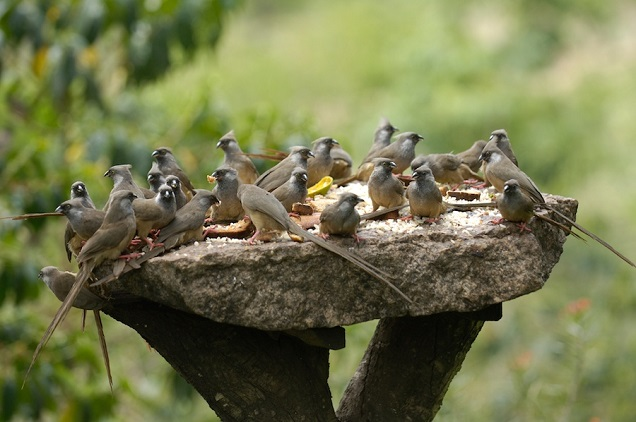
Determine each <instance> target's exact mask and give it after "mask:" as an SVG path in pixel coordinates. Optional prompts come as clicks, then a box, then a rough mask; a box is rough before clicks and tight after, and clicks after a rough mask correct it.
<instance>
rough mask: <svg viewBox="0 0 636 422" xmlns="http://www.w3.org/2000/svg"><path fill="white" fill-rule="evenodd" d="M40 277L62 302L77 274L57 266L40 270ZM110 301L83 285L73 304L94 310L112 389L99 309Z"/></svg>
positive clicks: (80, 307) (111, 383)
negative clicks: (59, 268) (61, 269)
mask: <svg viewBox="0 0 636 422" xmlns="http://www.w3.org/2000/svg"><path fill="white" fill-rule="evenodd" d="M38 277H39V278H40V279H41V280H42V281H43V282H44V283H45V284H46V285H47V286H48V287H49V289H51V291H52V292H53V294H55V297H57V298H58V299H59V300H60V302H63V301H64V299H66V297H67V296H68V294H69V292H70V290H71V288H72V287H73V284H74V283H75V280H76V278H75V274H73V273H71V272H68V271H60V270H58V269H57V268H56V267H51V266H49V267H44V268H42V269H41V270H40V273H39V274H38ZM107 303H108V302H107V301H106V300H105V299H104V298H102V297H100V296H97V295H96V294H95V293H93V292H91V291H90V290H88V289H87V288H86V287H82V289H81V290H80V292H79V294H78V295H77V297H76V298H75V300H74V301H73V304H72V306H73V307H75V308H79V309H82V310H84V312H86V311H87V310H89V311H93V316H94V317H95V325H96V326H97V334H98V337H99V344H100V347H101V349H102V356H103V358H104V365H105V366H106V374H107V375H108V383H109V384H110V388H111V390H112V389H113V377H112V374H111V372H110V359H109V358H108V348H107V347H106V337H105V336H104V326H103V324H102V317H101V315H100V313H99V310H100V309H102V308H103V307H104V306H105V305H106V304H107Z"/></svg>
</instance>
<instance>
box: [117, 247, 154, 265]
mask: <svg viewBox="0 0 636 422" xmlns="http://www.w3.org/2000/svg"><path fill="white" fill-rule="evenodd" d="M155 246H156V245H155ZM141 256H143V254H142V253H141V252H131V253H127V254H123V255H119V258H117V259H124V260H126V261H130V260H131V259H137V258H139V257H141Z"/></svg>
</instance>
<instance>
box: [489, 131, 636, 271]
mask: <svg viewBox="0 0 636 422" xmlns="http://www.w3.org/2000/svg"><path fill="white" fill-rule="evenodd" d="M480 160H482V161H484V177H485V178H486V180H488V181H489V182H490V183H491V184H492V185H493V186H494V187H495V189H496V190H497V191H498V192H503V191H504V187H505V183H506V182H507V181H508V180H511V179H515V180H516V182H517V185H518V188H516V189H517V190H519V192H521V193H522V194H524V195H526V196H527V197H528V198H529V199H530V200H531V201H532V202H533V203H534V204H535V206H539V207H540V208H544V209H548V210H550V211H552V212H553V213H555V214H557V215H558V216H559V217H561V218H562V219H564V220H565V221H566V222H567V223H568V224H570V225H572V226H574V227H576V228H577V229H578V230H579V231H581V232H583V233H584V234H586V235H587V236H589V237H590V238H592V239H594V240H595V241H597V242H598V243H600V244H601V245H602V246H604V247H605V248H607V249H609V250H610V251H611V252H612V253H614V254H615V255H616V256H618V257H619V258H621V259H622V260H623V261H625V262H626V263H628V264H629V265H631V266H632V267H636V264H634V263H633V262H632V261H631V260H630V259H629V258H627V257H626V256H625V255H623V254H622V253H620V252H619V251H618V250H616V248H614V247H613V246H612V245H610V244H609V243H607V242H606V241H605V240H603V239H601V238H600V237H598V236H597V235H596V234H594V233H592V232H591V231H589V230H588V229H586V228H585V227H583V226H581V225H580V224H578V223H577V222H576V221H574V220H572V219H571V218H569V217H568V216H567V215H565V214H563V213H561V212H560V211H558V210H556V209H554V208H553V207H551V206H550V205H548V204H546V202H545V199H544V198H543V195H541V192H540V191H539V188H537V186H536V185H535V183H534V182H533V181H532V179H530V177H528V175H526V174H525V173H524V172H523V171H521V169H519V167H517V166H515V165H514V163H513V162H512V161H510V159H509V158H508V157H506V156H505V155H504V153H503V152H501V150H500V149H499V148H497V146H496V145H494V143H493V144H491V143H490V142H489V143H488V145H486V147H485V148H484V150H483V151H482V153H481V155H480Z"/></svg>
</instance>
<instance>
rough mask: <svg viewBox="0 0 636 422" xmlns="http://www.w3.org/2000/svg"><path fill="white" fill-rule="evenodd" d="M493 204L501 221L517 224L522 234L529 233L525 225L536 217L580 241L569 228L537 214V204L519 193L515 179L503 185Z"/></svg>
mask: <svg viewBox="0 0 636 422" xmlns="http://www.w3.org/2000/svg"><path fill="white" fill-rule="evenodd" d="M495 203H496V205H497V209H498V210H499V212H500V213H501V216H502V217H503V220H507V221H510V222H513V223H518V225H519V229H520V231H522V232H523V231H530V229H529V228H528V227H527V224H528V222H530V220H532V218H533V217H537V218H538V219H540V220H543V221H546V222H548V223H550V224H552V225H554V226H556V227H558V228H560V229H561V230H563V231H564V232H566V233H568V234H571V235H573V236H574V237H576V238H578V239H582V238H581V236H579V235H578V234H577V233H574V232H573V231H572V230H571V229H570V228H569V227H567V226H565V225H563V224H561V223H559V222H558V221H555V220H553V219H551V218H549V217H547V216H545V215H542V214H539V213H537V212H536V211H535V208H536V207H537V204H535V203H534V202H533V201H532V199H530V197H529V196H527V195H526V194H524V193H522V192H521V190H520V185H519V182H518V181H516V180H515V179H510V180H507V181H506V182H505V183H504V189H503V192H502V193H501V194H500V195H498V196H497V199H496V200H495ZM498 222H499V221H496V222H495V223H498Z"/></svg>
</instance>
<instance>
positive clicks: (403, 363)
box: [93, 195, 577, 421]
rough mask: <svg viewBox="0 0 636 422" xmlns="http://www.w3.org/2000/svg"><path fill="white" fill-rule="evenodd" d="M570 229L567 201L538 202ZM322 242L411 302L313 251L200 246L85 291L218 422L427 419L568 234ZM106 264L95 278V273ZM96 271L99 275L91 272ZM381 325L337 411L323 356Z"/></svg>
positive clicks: (498, 229) (509, 232) (281, 245)
mask: <svg viewBox="0 0 636 422" xmlns="http://www.w3.org/2000/svg"><path fill="white" fill-rule="evenodd" d="M546 199H547V201H548V203H550V204H551V205H552V206H553V207H555V208H556V209H558V210H559V211H561V212H562V213H564V214H565V215H567V216H569V217H570V218H572V219H574V218H575V215H576V209H577V202H576V201H575V200H574V199H569V198H563V197H558V196H551V195H548V196H547V197H546ZM529 227H530V228H531V230H532V231H531V232H529V233H527V232H526V233H519V229H518V227H517V226H516V225H514V224H512V223H505V224H501V225H492V224H481V225H476V226H472V227H465V228H459V229H458V228H453V227H447V226H444V225H427V226H423V227H421V229H418V230H416V231H414V232H411V233H399V234H379V233H368V232H367V231H365V232H364V233H363V237H364V238H365V241H364V242H363V243H362V244H360V245H358V244H356V243H355V242H354V241H353V240H352V239H350V238H332V239H331V240H330V241H334V242H338V244H340V245H341V246H343V247H347V248H350V249H351V250H353V251H355V252H356V253H357V254H359V255H360V256H361V257H363V258H364V259H366V260H368V261H369V262H371V263H372V264H373V265H375V266H377V267H379V268H382V269H383V270H384V271H386V272H388V273H389V274H393V275H394V280H395V284H396V285H397V286H398V287H399V288H400V289H401V290H402V291H403V292H404V293H406V295H408V296H409V297H410V298H411V299H413V301H414V302H415V304H413V305H409V304H408V303H406V302H405V301H404V300H403V299H402V298H400V297H399V296H398V295H397V294H396V293H395V292H394V291H392V290H391V289H390V288H389V287H388V286H386V285H384V284H383V283H381V282H380V281H378V280H375V279H373V278H371V277H369V276H368V275H367V274H366V273H364V272H362V271H360V270H358V269H357V268H356V267H354V266H352V265H351V264H350V263H348V262H346V261H344V260H343V259H341V258H340V257H338V256H335V255H333V254H331V253H330V252H327V251H325V250H323V249H321V248H319V247H317V246H316V245H315V244H313V243H311V242H304V243H295V242H291V241H282V242H272V243H266V244H259V245H255V246H248V245H246V244H245V243H236V242H221V241H218V240H215V241H212V242H201V243H198V244H195V245H190V246H187V247H182V248H181V249H178V250H174V251H170V252H167V253H165V254H164V255H161V256H158V257H155V258H152V259H150V260H149V261H147V262H146V263H144V264H143V265H142V266H141V268H139V269H137V270H134V271H130V272H128V273H126V274H124V275H122V276H121V277H120V278H119V279H118V280H115V281H112V282H109V283H105V284H102V285H101V286H99V287H96V288H94V289H93V290H94V291H95V292H97V293H100V294H101V295H102V296H104V297H113V298H114V297H118V296H120V295H122V294H124V295H127V296H130V295H133V296H134V297H136V298H138V300H133V301H131V300H126V301H125V302H121V301H117V300H112V301H111V303H110V304H109V306H108V307H106V308H105V309H104V312H105V313H107V314H109V315H111V316H112V317H113V318H115V319H117V320H119V321H120V322H122V323H124V324H126V325H128V326H130V327H132V328H133V329H134V330H136V331H137V332H138V333H139V334H140V335H141V336H142V337H143V338H144V339H145V340H146V341H147V342H148V343H149V344H150V345H151V346H152V347H153V348H155V349H156V350H157V351H158V352H159V353H160V354H161V355H162V356H163V357H164V358H165V359H166V360H167V361H168V362H169V363H170V364H171V365H172V366H173V367H174V368H175V369H176V370H177V372H179V374H181V375H182V376H183V377H184V378H185V379H186V380H187V381H188V382H189V383H190V384H192V385H193V386H194V388H196V389H197V391H198V392H199V393H200V394H201V395H202V396H203V397H204V398H205V400H206V401H207V402H208V404H209V405H210V407H211V408H212V409H214V410H215V411H216V413H217V415H218V416H219V417H220V418H221V419H223V420H224V421H245V420H257V421H264V420H276V421H288V420H289V421H291V420H303V421H361V420H376V421H387V420H418V421H422V420H432V419H433V417H434V416H435V414H436V413H437V411H438V410H439V408H440V406H441V403H442V399H443V396H444V394H445V393H446V391H447V389H448V386H449V384H450V382H451V380H452V378H453V376H454V375H455V374H456V373H457V372H458V371H459V368H460V367H461V363H462V361H463V360H464V357H465V356H466V353H467V352H468V350H469V349H470V346H471V344H472V342H473V341H474V340H475V338H476V337H477V334H478V333H479V331H480V329H481V327H482V326H483V324H484V321H485V320H497V319H499V318H500V317H501V304H502V302H505V301H508V300H511V299H514V298H516V297H519V296H522V295H525V294H528V293H531V292H533V291H536V290H538V289H540V288H541V287H542V286H543V284H544V283H545V282H546V280H547V279H548V277H549V275H550V272H551V270H552V268H553V267H554V265H555V264H556V263H557V261H558V260H559V257H560V255H561V252H562V250H563V244H564V242H565V240H566V235H565V234H564V233H563V232H562V231H561V230H560V229H558V228H555V227H554V226H551V225H549V224H547V223H545V222H543V221H539V220H537V219H535V220H533V221H532V223H531V224H530V226H529ZM108 270H109V268H104V267H102V268H100V272H101V273H103V274H106V273H107V272H108ZM98 274H99V273H98ZM374 319H379V320H380V321H379V323H378V325H377V328H376V332H375V334H374V336H373V338H372V340H371V342H370V344H369V346H368V349H367V351H366V353H365V356H364V358H363V359H362V362H361V364H360V366H359V367H358V369H357V371H356V373H355V375H354V376H353V378H352V380H351V381H350V383H349V386H348V387H347V389H346V391H345V394H344V397H343V398H342V401H341V403H340V405H339V408H338V409H337V410H334V408H333V406H332V402H331V393H330V390H329V387H328V384H327V378H328V375H329V349H339V348H342V347H344V343H345V339H344V329H343V328H342V326H344V325H350V324H355V323H359V322H363V321H369V320H374Z"/></svg>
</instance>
